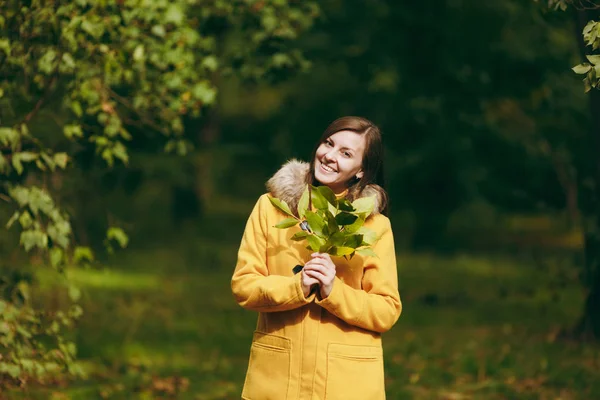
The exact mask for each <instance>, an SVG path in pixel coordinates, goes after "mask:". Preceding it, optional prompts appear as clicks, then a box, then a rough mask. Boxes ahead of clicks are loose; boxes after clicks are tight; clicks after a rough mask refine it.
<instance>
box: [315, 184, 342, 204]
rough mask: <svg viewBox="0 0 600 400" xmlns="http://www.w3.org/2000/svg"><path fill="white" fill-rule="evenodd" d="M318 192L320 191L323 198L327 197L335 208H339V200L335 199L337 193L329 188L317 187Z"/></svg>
mask: <svg viewBox="0 0 600 400" xmlns="http://www.w3.org/2000/svg"><path fill="white" fill-rule="evenodd" d="M317 190H318V191H319V193H321V195H322V196H323V197H325V199H326V200H327V201H328V202H329V203H331V204H332V205H334V206H337V200H336V198H335V193H333V190H331V189H330V188H329V186H319V187H317Z"/></svg>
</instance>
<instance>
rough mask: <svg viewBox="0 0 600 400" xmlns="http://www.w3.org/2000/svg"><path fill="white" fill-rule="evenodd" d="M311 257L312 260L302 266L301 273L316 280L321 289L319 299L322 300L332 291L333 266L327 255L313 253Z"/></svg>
mask: <svg viewBox="0 0 600 400" xmlns="http://www.w3.org/2000/svg"><path fill="white" fill-rule="evenodd" d="M311 256H312V259H311V260H309V261H308V262H307V263H306V264H304V269H303V270H302V273H303V274H305V275H304V276H307V277H309V278H313V279H316V280H317V282H318V283H319V284H320V287H321V298H323V299H324V298H325V297H327V296H329V293H331V290H332V289H333V282H334V278H335V264H334V263H333V261H331V257H329V254H327V253H313V254H311Z"/></svg>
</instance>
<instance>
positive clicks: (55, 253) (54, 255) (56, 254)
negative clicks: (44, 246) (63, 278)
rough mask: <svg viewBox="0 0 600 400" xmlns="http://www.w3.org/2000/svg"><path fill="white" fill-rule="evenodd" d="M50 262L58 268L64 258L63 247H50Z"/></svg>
mask: <svg viewBox="0 0 600 400" xmlns="http://www.w3.org/2000/svg"><path fill="white" fill-rule="evenodd" d="M49 253H50V264H51V265H52V266H53V267H54V268H56V267H58V266H59V265H60V264H61V263H62V260H63V255H64V252H63V249H61V248H60V247H53V248H51V249H50V252H49Z"/></svg>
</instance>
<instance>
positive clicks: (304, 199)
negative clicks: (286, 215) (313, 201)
mask: <svg viewBox="0 0 600 400" xmlns="http://www.w3.org/2000/svg"><path fill="white" fill-rule="evenodd" d="M309 198H310V195H309V191H308V185H307V186H306V188H305V189H304V192H302V196H300V200H299V201H298V216H299V217H300V219H304V215H305V213H306V211H307V210H308V201H309Z"/></svg>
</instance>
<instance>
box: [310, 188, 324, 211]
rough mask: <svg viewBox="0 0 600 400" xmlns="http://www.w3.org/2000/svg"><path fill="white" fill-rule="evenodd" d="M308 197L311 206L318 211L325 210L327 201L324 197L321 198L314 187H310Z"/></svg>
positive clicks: (321, 195) (320, 194)
mask: <svg viewBox="0 0 600 400" xmlns="http://www.w3.org/2000/svg"><path fill="white" fill-rule="evenodd" d="M310 195H311V196H310V197H311V200H312V205H313V206H314V207H315V208H316V209H318V210H327V209H328V206H327V203H328V202H327V199H326V198H325V196H323V194H322V193H321V192H320V191H319V190H318V189H317V188H316V187H315V186H313V187H312V190H311V191H310Z"/></svg>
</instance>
